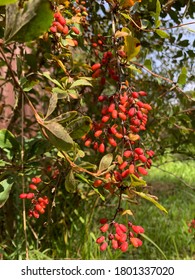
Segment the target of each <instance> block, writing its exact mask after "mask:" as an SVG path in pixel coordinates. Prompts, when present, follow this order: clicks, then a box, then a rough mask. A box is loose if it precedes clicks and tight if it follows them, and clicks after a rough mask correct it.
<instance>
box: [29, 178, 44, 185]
mask: <svg viewBox="0 0 195 280" xmlns="http://www.w3.org/2000/svg"><path fill="white" fill-rule="evenodd" d="M31 181H32V183H34V184H39V183H40V182H41V181H42V180H41V178H40V177H34V178H32V180H31Z"/></svg>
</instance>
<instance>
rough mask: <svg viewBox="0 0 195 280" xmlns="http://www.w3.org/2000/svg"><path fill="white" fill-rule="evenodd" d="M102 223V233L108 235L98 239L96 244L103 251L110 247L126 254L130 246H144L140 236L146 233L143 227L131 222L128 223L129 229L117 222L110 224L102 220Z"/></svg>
mask: <svg viewBox="0 0 195 280" xmlns="http://www.w3.org/2000/svg"><path fill="white" fill-rule="evenodd" d="M100 223H101V224H102V225H101V227H100V231H101V232H102V233H106V235H101V236H100V237H98V238H97V239H96V243H97V244H99V245H100V250H101V251H105V250H106V248H107V247H108V246H109V245H110V246H111V247H112V248H113V249H114V250H116V249H119V250H121V251H122V252H126V251H127V250H128V247H129V245H133V246H134V247H140V246H142V240H141V239H140V238H139V237H138V236H139V234H141V233H144V228H143V227H141V226H137V225H133V224H132V223H131V222H129V223H128V227H127V226H125V225H124V224H119V223H116V222H111V223H110V224H109V223H108V220H107V219H105V218H103V219H100ZM111 228H112V231H111Z"/></svg>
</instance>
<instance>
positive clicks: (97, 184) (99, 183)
mask: <svg viewBox="0 0 195 280" xmlns="http://www.w3.org/2000/svg"><path fill="white" fill-rule="evenodd" d="M101 184H102V180H100V179H97V180H95V181H94V183H93V186H94V187H95V188H97V187H99V186H100V185H101Z"/></svg>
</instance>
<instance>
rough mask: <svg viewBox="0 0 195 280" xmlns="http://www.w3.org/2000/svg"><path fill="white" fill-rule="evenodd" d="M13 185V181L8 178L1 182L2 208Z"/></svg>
mask: <svg viewBox="0 0 195 280" xmlns="http://www.w3.org/2000/svg"><path fill="white" fill-rule="evenodd" d="M12 185H13V181H12V180H11V179H10V178H8V179H5V180H3V181H1V182H0V208H1V207H3V205H4V204H5V203H6V201H7V200H8V198H9V194H10V191H11V188H12Z"/></svg>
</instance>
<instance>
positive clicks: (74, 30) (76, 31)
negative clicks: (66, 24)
mask: <svg viewBox="0 0 195 280" xmlns="http://www.w3.org/2000/svg"><path fill="white" fill-rule="evenodd" d="M71 30H72V31H73V32H74V33H75V34H77V35H78V34H80V31H79V30H78V28H77V27H75V26H72V27H71Z"/></svg>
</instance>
